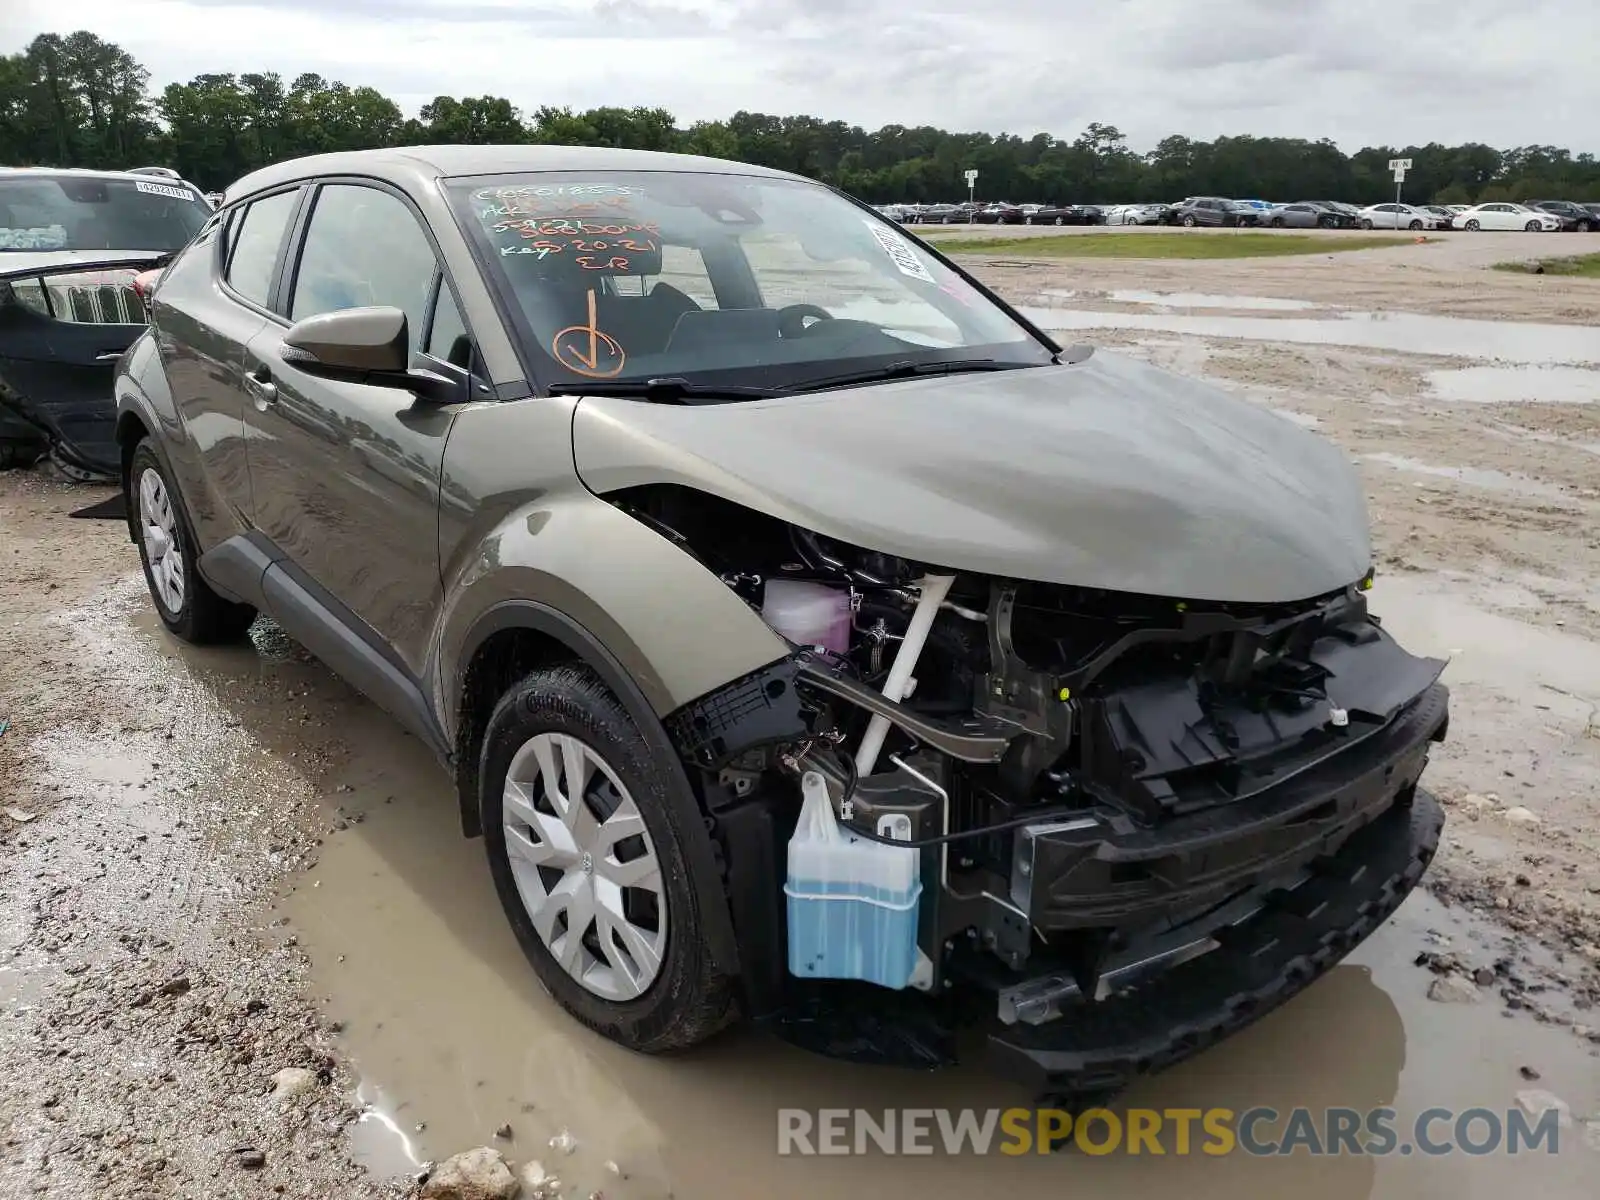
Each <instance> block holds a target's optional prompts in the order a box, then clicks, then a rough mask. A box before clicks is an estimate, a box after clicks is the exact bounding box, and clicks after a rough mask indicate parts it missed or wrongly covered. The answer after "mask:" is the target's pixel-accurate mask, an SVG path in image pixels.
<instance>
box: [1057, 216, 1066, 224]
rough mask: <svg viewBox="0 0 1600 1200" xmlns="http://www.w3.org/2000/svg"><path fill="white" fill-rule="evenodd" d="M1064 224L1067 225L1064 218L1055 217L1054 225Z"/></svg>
mask: <svg viewBox="0 0 1600 1200" xmlns="http://www.w3.org/2000/svg"><path fill="white" fill-rule="evenodd" d="M1066 223H1067V219H1066V218H1065V217H1057V218H1056V224H1057V225H1065V224H1066Z"/></svg>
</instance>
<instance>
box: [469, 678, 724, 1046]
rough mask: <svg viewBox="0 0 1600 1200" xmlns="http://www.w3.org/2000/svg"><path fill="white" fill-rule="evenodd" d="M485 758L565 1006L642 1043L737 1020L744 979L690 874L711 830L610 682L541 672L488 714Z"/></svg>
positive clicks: (513, 864)
mask: <svg viewBox="0 0 1600 1200" xmlns="http://www.w3.org/2000/svg"><path fill="white" fill-rule="evenodd" d="M479 767H480V769H479V772H478V777H479V780H480V783H479V788H480V791H479V796H478V802H479V811H480V815H481V817H482V822H483V830H484V849H485V850H486V852H487V854H488V858H489V870H490V873H491V874H492V875H493V877H494V884H495V890H496V891H497V892H498V893H499V896H500V903H501V906H502V907H503V908H504V909H505V912H506V916H507V918H508V919H509V920H510V922H511V928H512V931H513V933H515V935H516V938H517V941H518V943H519V944H520V945H521V947H522V951H523V953H524V954H525V955H526V956H527V958H528V961H529V963H530V964H531V965H532V966H533V969H534V973H535V974H536V975H538V977H539V981H540V983H542V984H543V985H544V987H545V990H546V991H548V992H549V993H550V994H551V995H552V996H553V997H555V999H556V1002H557V1003H559V1004H560V1005H561V1007H562V1008H564V1009H566V1010H567V1011H568V1012H569V1013H571V1014H572V1015H573V1016H574V1017H576V1018H577V1019H578V1020H579V1021H581V1022H583V1024H585V1025H587V1026H588V1027H589V1028H590V1029H593V1030H594V1031H595V1032H597V1033H599V1034H601V1035H602V1036H604V1037H606V1038H609V1039H610V1040H612V1041H614V1042H617V1043H619V1044H621V1045H623V1046H627V1047H628V1048H630V1049H633V1050H638V1051H642V1052H644V1053H663V1052H668V1051H673V1050H681V1049H684V1048H687V1047H689V1046H693V1045H695V1044H697V1043H699V1042H702V1041H704V1040H705V1039H706V1038H708V1037H710V1036H711V1035H712V1034H714V1033H716V1032H717V1031H718V1030H720V1029H722V1028H723V1027H724V1026H725V1025H727V1024H728V1023H729V1022H730V1021H732V1020H733V1019H734V1017H735V1016H736V1015H737V1010H736V1006H735V1001H734V991H733V983H734V981H733V980H732V979H731V978H729V977H728V976H725V975H722V974H721V973H719V972H718V971H717V970H716V968H715V967H714V966H713V965H712V962H711V957H710V954H709V953H708V951H707V947H706V937H705V924H704V918H703V914H702V913H701V911H700V907H699V898H698V893H697V891H696V889H695V887H694V885H693V883H692V882H691V881H690V879H689V869H688V862H689V854H688V851H687V847H688V845H689V839H691V838H696V837H701V838H703V837H705V836H707V835H706V833H705V830H704V829H703V828H702V827H701V826H700V824H699V823H698V821H696V820H694V819H693V815H692V814H687V813H684V812H681V811H679V810H680V806H679V805H675V804H674V802H673V798H672V797H673V786H672V772H673V771H674V770H675V769H676V768H675V765H674V764H664V763H660V762H657V761H656V760H655V758H654V756H653V755H652V753H651V751H650V749H649V746H648V744H647V743H646V742H645V740H644V739H643V738H642V737H640V736H639V731H638V728H637V726H635V725H634V723H633V721H632V719H631V718H630V717H629V716H628V713H627V711H626V710H625V709H624V708H623V707H622V705H621V704H620V703H618V701H617V699H616V697H615V696H613V695H612V694H611V693H610V691H608V690H607V689H606V687H605V686H604V685H603V684H602V683H601V682H600V680H599V679H598V678H596V677H595V676H594V675H593V674H592V673H591V672H589V671H588V670H586V669H583V668H579V667H556V668H553V669H550V670H544V671H536V672H534V673H533V674H532V675H529V676H528V677H527V678H525V679H524V680H523V681H522V682H521V683H519V684H517V686H516V687H514V688H512V690H511V691H510V692H508V693H507V694H506V695H505V696H504V697H503V698H502V699H501V701H500V703H499V704H498V705H497V706H496V707H495V710H494V712H493V713H492V714H491V715H490V717H489V724H488V729H487V731H486V732H485V735H484V741H483V756H482V759H481V760H480V764H479ZM574 791H576V792H577V795H576V796H573V792H574Z"/></svg>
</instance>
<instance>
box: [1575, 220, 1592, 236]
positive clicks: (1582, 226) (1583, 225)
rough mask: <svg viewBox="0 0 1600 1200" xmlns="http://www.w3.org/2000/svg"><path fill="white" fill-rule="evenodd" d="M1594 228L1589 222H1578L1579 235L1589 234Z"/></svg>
mask: <svg viewBox="0 0 1600 1200" xmlns="http://www.w3.org/2000/svg"><path fill="white" fill-rule="evenodd" d="M1593 228H1594V226H1593V225H1592V224H1590V223H1589V222H1588V221H1579V222H1578V232H1579V233H1588V232H1589V231H1590V230H1591V229H1593Z"/></svg>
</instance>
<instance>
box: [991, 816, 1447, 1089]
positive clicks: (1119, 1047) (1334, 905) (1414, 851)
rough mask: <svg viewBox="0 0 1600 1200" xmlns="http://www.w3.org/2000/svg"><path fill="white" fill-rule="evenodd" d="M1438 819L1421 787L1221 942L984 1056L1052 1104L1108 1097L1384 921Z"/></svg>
mask: <svg viewBox="0 0 1600 1200" xmlns="http://www.w3.org/2000/svg"><path fill="white" fill-rule="evenodd" d="M1443 824H1444V815H1443V810H1442V809H1441V808H1440V806H1439V803H1438V801H1437V800H1435V799H1434V798H1433V797H1432V796H1431V795H1429V794H1428V793H1427V792H1425V791H1423V790H1421V789H1418V790H1417V791H1416V793H1415V796H1414V798H1413V799H1412V801H1411V802H1410V803H1409V804H1396V805H1395V806H1393V807H1392V808H1391V809H1389V810H1388V811H1387V812H1386V813H1384V815H1383V816H1381V817H1379V818H1378V819H1377V820H1375V821H1374V822H1372V824H1370V825H1368V826H1367V827H1366V828H1365V829H1363V830H1360V831H1359V832H1357V833H1356V834H1354V835H1353V836H1352V837H1351V838H1350V839H1349V840H1348V841H1347V842H1346V843H1345V845H1344V846H1343V847H1341V849H1340V850H1339V852H1338V853H1336V854H1334V855H1331V856H1330V857H1328V858H1326V859H1323V860H1320V862H1319V864H1318V867H1317V870H1316V873H1315V874H1314V876H1313V878H1312V879H1310V880H1308V881H1307V882H1306V883H1305V884H1303V885H1301V887H1300V888H1298V889H1296V890H1295V892H1292V893H1288V894H1287V895H1288V896H1289V897H1293V899H1292V900H1289V899H1286V900H1285V903H1283V904H1279V905H1273V904H1270V903H1269V905H1268V906H1267V908H1266V910H1265V911H1263V912H1262V913H1260V914H1258V915H1257V916H1255V917H1253V918H1251V919H1250V920H1249V921H1248V922H1246V923H1244V924H1243V925H1242V926H1241V927H1240V930H1239V935H1238V936H1237V937H1236V938H1230V939H1227V940H1226V941H1225V942H1224V943H1223V945H1222V946H1221V947H1220V948H1219V949H1217V950H1214V951H1212V952H1211V953H1210V954H1206V955H1202V956H1201V957H1199V958H1197V959H1193V960H1191V961H1190V962H1188V963H1186V964H1184V965H1183V966H1180V967H1177V968H1174V969H1173V970H1172V971H1169V972H1167V973H1166V974H1164V975H1162V976H1160V977H1158V978H1157V979H1156V980H1155V981H1154V982H1152V983H1151V984H1150V985H1148V986H1147V987H1145V988H1144V989H1141V990H1136V991H1134V992H1132V993H1129V994H1125V995H1122V996H1118V997H1115V998H1112V999H1109V1000H1106V1001H1104V1002H1102V1003H1101V1004H1098V1005H1096V1006H1094V1007H1093V1008H1090V1009H1088V1010H1086V1011H1084V1012H1081V1013H1078V1014H1075V1015H1074V1016H1073V1017H1072V1018H1071V1020H1070V1024H1069V1023H1068V1022H1067V1021H1061V1022H1052V1023H1051V1024H1050V1025H1045V1026H1039V1027H1035V1028H1030V1029H1027V1030H1020V1029H1018V1028H1017V1027H1010V1028H1007V1029H1005V1030H1003V1031H1001V1032H998V1033H997V1034H996V1035H995V1039H994V1042H993V1043H992V1045H991V1052H992V1053H993V1054H994V1055H995V1058H996V1061H997V1062H998V1063H999V1064H1000V1065H1001V1066H1002V1067H1004V1068H1007V1069H1009V1070H1010V1073H1012V1074H1013V1075H1020V1076H1021V1077H1023V1078H1025V1079H1027V1080H1028V1081H1029V1082H1031V1083H1033V1084H1035V1085H1038V1086H1040V1087H1041V1089H1042V1091H1043V1093H1044V1095H1045V1096H1046V1097H1050V1098H1054V1099H1058V1100H1070V1099H1071V1098H1072V1097H1082V1096H1086V1095H1092V1096H1104V1095H1106V1094H1108V1093H1115V1092H1118V1091H1120V1090H1122V1089H1123V1088H1125V1087H1126V1086H1128V1085H1129V1084H1130V1083H1132V1082H1133V1081H1134V1079H1136V1078H1138V1077H1139V1076H1143V1075H1149V1074H1153V1073H1155V1072H1157V1071H1162V1070H1165V1069H1167V1068H1169V1067H1171V1066H1173V1065H1175V1064H1176V1063H1179V1062H1181V1061H1183V1060H1184V1059H1187V1058H1190V1057H1192V1056H1193V1055H1195V1054H1197V1053H1199V1052H1200V1051H1202V1050H1204V1049H1206V1048H1207V1047H1208V1046H1211V1045H1214V1044H1216V1043H1217V1042H1220V1041H1222V1040H1223V1039H1225V1038H1227V1037H1229V1036H1231V1035H1232V1034H1234V1033H1237V1032H1238V1031H1239V1030H1241V1029H1243V1028H1245V1027H1246V1026H1247V1025H1250V1024H1251V1023H1253V1022H1254V1021H1256V1020H1258V1019H1259V1018H1260V1017H1263V1016H1265V1015H1266V1014H1267V1013H1269V1012H1271V1011H1272V1010H1273V1009H1275V1008H1277V1007H1278V1006H1279V1005H1281V1004H1282V1003H1284V1002H1285V1001H1286V1000H1288V999H1290V998H1291V997H1292V996H1294V995H1296V994H1297V993H1299V992H1300V991H1301V990H1303V989H1304V988H1305V987H1306V986H1307V985H1309V984H1311V983H1312V982H1314V981H1315V980H1317V979H1318V978H1320V977H1321V976H1322V975H1323V974H1325V973H1326V972H1327V971H1328V970H1329V969H1331V968H1332V967H1333V966H1335V965H1336V964H1337V963H1339V962H1340V961H1341V960H1342V959H1343V958H1344V957H1345V956H1346V955H1347V954H1349V953H1350V951H1351V950H1353V949H1354V948H1355V947H1356V946H1357V945H1358V944H1359V943H1360V942H1361V941H1362V940H1364V939H1365V938H1366V937H1367V936H1369V935H1370V934H1371V933H1372V932H1373V931H1374V930H1375V929H1377V927H1378V926H1379V925H1381V924H1382V923H1383V922H1384V921H1385V920H1387V919H1388V918H1389V916H1390V915H1391V914H1392V913H1393V912H1394V911H1395V909H1397V908H1399V907H1400V903H1401V902H1402V901H1403V900H1404V899H1405V898H1406V896H1407V895H1409V894H1410V893H1411V891H1412V889H1413V888H1415V887H1416V885H1417V883H1418V882H1419V881H1420V880H1421V878H1422V875H1423V873H1424V872H1425V871H1426V870H1427V867H1428V864H1429V862H1431V861H1432V859H1433V854H1434V851H1435V850H1436V849H1437V847H1438V843H1439V835H1440V831H1441V829H1442V828H1443Z"/></svg>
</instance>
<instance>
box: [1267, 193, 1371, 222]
mask: <svg viewBox="0 0 1600 1200" xmlns="http://www.w3.org/2000/svg"><path fill="white" fill-rule="evenodd" d="M1266 218H1267V220H1266V223H1267V224H1268V225H1270V226H1272V227H1273V228H1274V229H1354V228H1355V227H1356V220H1355V218H1354V217H1352V216H1351V215H1350V214H1349V213H1344V212H1340V211H1339V210H1338V209H1336V208H1329V207H1328V206H1327V205H1325V204H1321V203H1319V202H1317V201H1315V200H1297V201H1295V203H1293V204H1280V205H1279V206H1278V207H1277V208H1274V209H1271V210H1270V211H1268V213H1267V214H1266Z"/></svg>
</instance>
